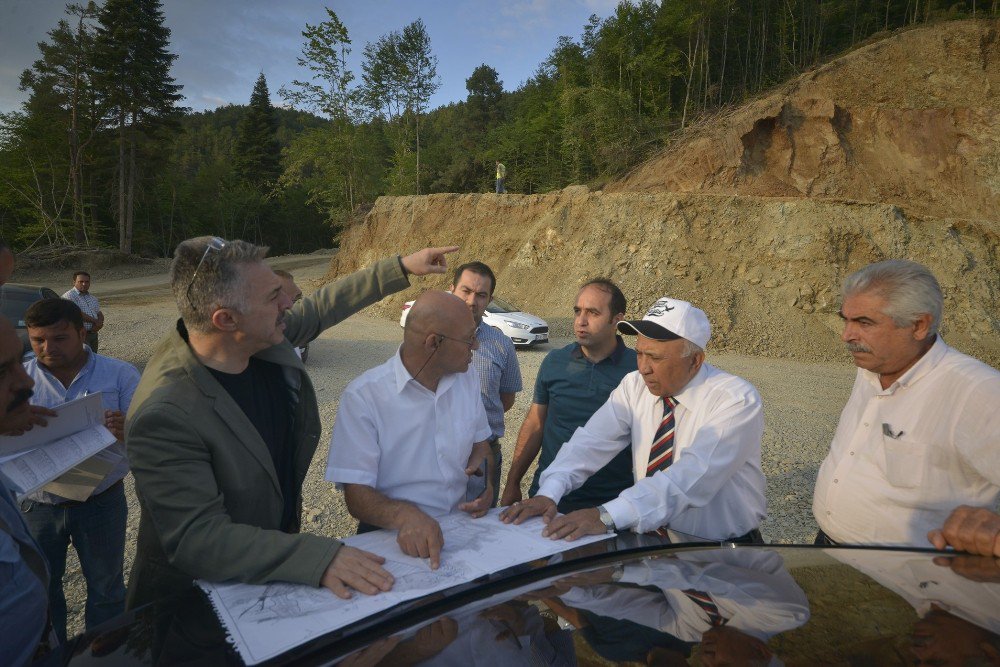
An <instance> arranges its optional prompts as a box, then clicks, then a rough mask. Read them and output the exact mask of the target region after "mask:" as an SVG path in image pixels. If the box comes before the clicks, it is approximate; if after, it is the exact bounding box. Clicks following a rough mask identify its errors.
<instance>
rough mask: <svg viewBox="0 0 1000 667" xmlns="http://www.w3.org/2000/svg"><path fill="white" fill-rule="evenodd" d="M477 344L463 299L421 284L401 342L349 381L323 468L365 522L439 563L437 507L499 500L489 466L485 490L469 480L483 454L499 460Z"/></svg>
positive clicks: (440, 511)
mask: <svg viewBox="0 0 1000 667" xmlns="http://www.w3.org/2000/svg"><path fill="white" fill-rule="evenodd" d="M478 347H479V343H478V341H477V340H476V322H475V320H474V319H473V317H472V313H471V312H470V311H469V308H468V307H467V306H466V305H465V304H464V303H462V301H461V299H458V298H456V297H455V296H453V295H451V294H447V293H444V292H439V291H437V290H434V291H428V292H425V293H423V294H421V295H420V297H419V298H418V299H417V300H416V301H415V302H414V304H413V307H412V308H411V309H410V313H409V316H408V317H407V318H406V329H405V330H404V332H403V344H402V345H401V346H400V348H399V351H398V352H397V353H396V354H395V355H393V357H392V358H391V359H389V360H388V361H387V362H385V363H384V364H382V365H381V366H377V367H376V368H373V369H371V370H369V371H366V372H365V373H363V374H361V375H360V376H358V377H357V378H355V379H354V381H352V382H351V383H350V384H349V385H347V389H345V390H344V395H343V396H342V397H341V399H340V407H339V409H338V410H337V419H336V421H335V422H334V425H333V439H332V440H331V442H330V457H329V459H328V460H327V465H326V478H327V480H329V481H331V482H334V483H336V484H337V486H338V487H339V488H342V489H343V491H344V497H345V499H346V500H347V509H348V510H349V511H350V513H351V516H353V517H355V518H356V519H358V520H359V521H360V525H359V526H358V532H365V531H368V530H375V529H377V528H388V529H391V530H397V531H399V532H398V534H397V536H396V540H397V542H398V543H399V547H400V549H402V551H403V553H405V554H408V555H410V556H414V557H420V558H429V559H430V567H431V568H432V569H437V567H438V565H439V564H440V557H441V548H442V547H443V546H444V536H443V535H442V533H441V527H440V525H439V524H438V522H437V520H436V519H435V517H440V516H442V515H445V514H449V513H451V512H455V511H463V512H468V513H469V514H471V515H473V516H474V517H480V516H483V515H484V514H485V513H486V511H487V510H488V509H489V508H490V507H491V506H492V500H493V489H492V482H491V480H492V476H491V474H490V471H489V470H488V469H487V471H486V473H485V479H486V485H485V490H483V491H481V492H480V487H479V486H478V485H473V484H470V481H472V476H473V475H475V474H476V472H477V471H478V468H479V466H480V464H481V463H482V462H483V461H484V460H485V461H487V468H489V465H490V463H491V462H492V456H490V446H489V438H490V426H489V422H488V421H487V419H486V410H485V408H484V407H483V403H482V401H481V400H480V398H479V377H478V375H477V374H476V371H475V369H474V368H472V367H471V366H470V364H471V362H472V352H473V350H475V349H476V348H478ZM470 487H472V488H475V489H476V490H475V491H474V492H473V494H474V495H473V494H469V493H468V489H469V488H470ZM470 495H471V496H472V497H469V496H470Z"/></svg>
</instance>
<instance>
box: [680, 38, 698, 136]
mask: <svg viewBox="0 0 1000 667" xmlns="http://www.w3.org/2000/svg"><path fill="white" fill-rule="evenodd" d="M690 44H691V39H690V37H689V38H688V45H690ZM700 44H701V28H700V27H699V29H698V33H697V35H696V37H695V42H694V49H693V50H691V51H690V52H689V53H688V80H687V86H685V91H684V109H683V111H682V112H681V129H684V127H685V126H686V125H687V112H688V101H689V100H690V99H691V87H692V84H693V83H694V66H695V60H696V58H697V57H698V47H699V45H700Z"/></svg>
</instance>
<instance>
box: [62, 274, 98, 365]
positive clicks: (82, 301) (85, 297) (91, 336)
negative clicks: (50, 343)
mask: <svg viewBox="0 0 1000 667" xmlns="http://www.w3.org/2000/svg"><path fill="white" fill-rule="evenodd" d="M62 298H64V299H69V300H70V301H72V302H73V303H75V304H76V305H78V306H79V307H80V311H81V312H82V313H83V327H84V328H85V329H86V330H87V345H89V346H90V349H91V351H93V352H97V332H98V331H100V330H101V327H103V326H104V313H102V312H101V306H100V304H99V303H97V297H96V296H94V295H93V294H91V293H90V274H89V273H87V272H86V271H77V272H76V273H74V274H73V288H72V289H71V290H69V291H68V292H66V293H65V294H63V295H62Z"/></svg>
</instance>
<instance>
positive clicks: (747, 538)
mask: <svg viewBox="0 0 1000 667" xmlns="http://www.w3.org/2000/svg"><path fill="white" fill-rule="evenodd" d="M646 534H647V535H658V536H660V537H668V536H669V534H668V533H667V527H666V526H664V527H663V528H657V529H656V530H651V531H649V532H648V533H646ZM712 542H731V543H733V544H764V536H763V535H761V534H760V530H759V529H757V528H754V529H753V530H751V531H749V532H747V533H746V534H744V535H740V536H739V537H729V538H726V539H724V540H712Z"/></svg>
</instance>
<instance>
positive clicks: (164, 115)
mask: <svg viewBox="0 0 1000 667" xmlns="http://www.w3.org/2000/svg"><path fill="white" fill-rule="evenodd" d="M998 5H1000V1H998V0H987V1H986V2H978V3H977V2H976V0H963V1H960V2H946V1H945V0H880V1H877V2H876V1H871V2H864V1H862V0H823V1H816V0H812V1H809V0H780V1H778V0H742V1H737V0H663V2H660V3H657V2H652V1H651V0H642V1H638V2H629V1H627V0H626V1H622V2H621V3H619V4H618V6H617V7H616V9H615V11H614V13H613V14H611V15H610V16H607V17H605V18H601V17H598V16H596V15H595V16H591V17H590V20H589V21H588V22H587V23H586V25H583V26H581V32H580V34H579V35H577V36H565V37H561V38H560V39H559V40H558V41H557V43H556V44H554V45H553V48H552V50H551V53H550V54H549V56H548V57H547V58H546V59H545V61H544V62H542V63H539V65H538V68H537V70H536V72H535V74H534V75H533V76H532V77H531V78H530V79H529V80H528V81H526V82H525V83H523V84H522V85H521V86H520V87H518V88H517V89H516V90H512V91H507V90H505V89H504V82H503V81H501V80H500V78H499V76H498V74H497V71H496V69H494V68H493V67H491V66H490V64H489V63H481V64H479V63H470V64H469V75H468V78H467V79H466V82H465V84H466V89H467V91H468V95H467V97H466V99H465V100H464V101H461V102H456V103H452V104H448V105H446V106H442V107H439V108H434V109H431V108H429V100H430V98H431V96H432V95H433V94H434V92H435V91H436V90H437V88H438V87H439V85H440V80H439V77H438V74H437V63H438V61H437V57H436V56H435V55H434V45H433V44H432V43H431V40H430V37H429V35H428V32H427V28H426V26H425V25H424V23H423V22H422V21H421V20H419V19H418V20H417V21H415V22H413V23H411V24H409V25H406V26H400V27H399V28H398V29H395V30H389V31H388V32H386V33H385V34H384V35H382V36H381V37H380V38H379V39H378V40H376V41H375V42H374V43H368V44H365V45H364V46H363V47H361V46H359V45H357V44H355V43H353V42H352V40H351V36H350V26H346V25H344V24H343V23H342V22H341V21H340V19H339V18H338V16H337V15H336V13H335V12H333V11H331V10H329V9H327V10H326V16H327V18H326V20H324V21H322V22H321V23H318V24H315V25H305V26H303V30H302V45H301V52H300V55H299V57H298V64H299V66H300V72H301V79H300V80H296V81H294V82H293V83H291V84H289V85H288V86H285V87H282V88H281V89H280V90H278V91H275V92H274V93H272V92H271V91H270V90H269V88H268V84H267V80H266V77H265V74H264V73H261V75H260V77H259V78H258V79H257V82H256V84H255V85H254V86H253V89H252V90H248V91H247V99H248V102H247V104H246V105H235V106H234V105H230V106H225V107H221V108H218V109H216V110H214V111H209V112H203V113H191V112H190V110H189V109H187V108H185V107H184V106H183V101H184V97H183V82H179V81H175V80H174V79H173V78H172V76H171V73H170V70H171V64H172V63H173V61H174V60H175V59H176V57H177V56H176V54H175V53H173V52H172V50H171V42H170V31H169V30H168V29H167V28H166V27H165V26H164V15H163V6H162V4H161V2H160V1H159V0H106V1H105V2H104V3H103V4H101V5H98V4H96V3H94V2H88V3H87V4H70V5H68V6H67V7H66V14H65V17H64V19H63V20H61V21H60V22H59V23H58V24H57V25H55V26H53V27H52V29H51V30H50V31H49V33H48V36H47V39H46V41H44V42H42V43H40V44H39V52H38V58H37V60H36V61H35V62H34V64H33V65H32V66H31V67H30V68H29V69H27V70H25V71H24V72H23V73H22V75H21V79H20V86H21V89H22V90H23V91H25V93H26V94H27V99H26V101H25V102H24V104H23V105H22V107H21V108H20V109H18V110H16V111H14V112H11V113H7V114H0V236H2V237H3V238H4V239H5V240H6V241H7V242H8V243H10V244H11V246H12V247H13V248H14V249H15V250H16V251H24V250H27V249H31V248H37V247H39V246H45V245H90V246H103V247H113V248H118V249H119V250H121V251H122V252H126V253H136V254H142V255H147V256H168V255H170V254H171V253H172V251H173V248H174V247H175V246H176V244H177V242H178V241H180V240H183V239H185V238H188V237H191V236H196V235H200V234H217V235H221V236H224V237H227V238H243V239H247V240H250V241H253V242H256V243H261V244H266V245H269V246H271V248H272V252H273V253H286V252H308V251H312V250H315V249H316V248H319V247H330V246H332V245H335V244H336V239H337V235H338V233H339V231H340V230H341V229H342V228H343V227H344V226H345V225H348V224H351V222H352V221H355V220H359V219H360V218H361V217H362V216H363V215H364V213H365V212H366V211H367V210H368V209H369V208H370V207H371V206H372V204H373V203H374V201H375V199H376V198H377V197H379V196H380V195H409V194H427V193H435V192H491V191H492V188H493V165H494V161H495V160H498V159H499V160H502V161H503V162H504V164H505V165H506V167H507V192H509V193H537V192H546V191H549V190H553V189H556V188H561V187H565V186H566V185H569V184H574V183H589V184H592V185H600V184H601V183H603V182H604V181H606V180H608V179H610V178H612V177H614V176H616V175H620V174H622V173H624V172H625V171H627V170H628V169H629V168H631V167H633V166H635V165H636V164H638V163H639V162H641V161H642V160H644V159H645V158H647V157H648V156H649V155H651V154H652V153H653V152H654V151H656V150H659V149H661V148H662V147H663V146H664V145H666V144H668V143H669V142H670V141H671V140H672V138H674V137H676V136H677V134H678V132H680V131H682V130H683V129H684V128H685V127H687V126H689V125H691V124H693V123H697V122H698V120H699V119H701V118H703V117H705V116H706V115H707V114H714V113H717V112H718V110H719V109H720V108H724V107H727V106H730V105H736V104H739V103H741V102H743V101H745V100H746V99H748V98H750V97H753V96H755V95H758V94H759V93H760V92H761V91H765V90H767V89H769V88H771V87H773V86H775V85H777V84H779V83H781V82H783V81H785V80H787V79H788V78H790V77H793V76H795V75H797V74H799V73H801V72H803V71H805V70H807V69H809V68H811V67H814V66H815V65H817V64H818V63H821V62H823V61H825V60H828V59H830V58H832V57H835V56H837V55H838V54H841V53H843V52H845V51H847V50H849V49H851V48H852V47H855V46H857V45H858V44H861V43H864V42H866V41H869V40H872V39H876V38H878V37H880V36H882V35H884V34H885V33H886V32H887V31H892V30H897V29H901V28H906V27H908V26H912V25H916V24H924V23H927V22H934V21H942V20H951V19H959V18H973V17H983V18H985V17H996V16H997V15H998V14H1000V7H998ZM358 48H360V49H361V53H362V55H363V59H362V65H361V67H360V69H359V70H358V71H351V70H350V69H349V68H348V67H347V56H348V54H350V53H351V52H352V49H358Z"/></svg>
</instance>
